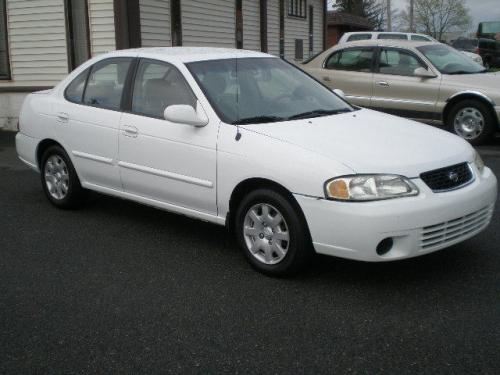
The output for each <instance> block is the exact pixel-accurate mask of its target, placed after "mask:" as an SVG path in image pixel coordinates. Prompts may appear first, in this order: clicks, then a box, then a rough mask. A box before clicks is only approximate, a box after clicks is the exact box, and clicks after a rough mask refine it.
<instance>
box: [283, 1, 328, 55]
mask: <svg viewBox="0 0 500 375" xmlns="http://www.w3.org/2000/svg"><path fill="white" fill-rule="evenodd" d="M286 2H287V1H286ZM310 5H312V6H313V14H314V15H313V53H317V52H321V51H322V49H323V48H322V47H323V32H322V30H323V1H322V0H309V1H308V2H307V8H306V12H307V18H297V17H289V16H288V11H287V10H285V58H286V59H287V60H290V61H296V60H295V39H302V40H303V48H304V49H303V51H304V53H303V56H304V59H307V58H308V57H309V6H310ZM287 9H288V8H287Z"/></svg>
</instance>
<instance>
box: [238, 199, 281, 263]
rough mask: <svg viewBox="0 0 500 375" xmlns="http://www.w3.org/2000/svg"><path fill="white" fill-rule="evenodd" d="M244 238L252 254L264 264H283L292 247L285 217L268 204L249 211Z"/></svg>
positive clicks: (258, 205)
mask: <svg viewBox="0 0 500 375" xmlns="http://www.w3.org/2000/svg"><path fill="white" fill-rule="evenodd" d="M243 236H244V238H245V243H246V246H247V249H248V250H249V251H250V254H252V255H253V256H254V257H255V258H256V259H257V260H258V261H259V262H262V263H264V264H277V263H279V262H281V261H282V260H283V259H284V258H285V256H286V253H287V251H288V248H289V246H290V233H289V231H288V225H287V223H286V221H285V219H284V217H283V215H282V214H281V212H279V211H278V210H277V209H276V208H275V207H273V206H271V205H270V204H267V203H259V204H256V205H254V206H252V207H251V208H250V209H249V210H248V211H247V214H246V215H245V220H244V222H243Z"/></svg>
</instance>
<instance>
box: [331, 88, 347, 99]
mask: <svg viewBox="0 0 500 375" xmlns="http://www.w3.org/2000/svg"><path fill="white" fill-rule="evenodd" d="M332 91H333V92H334V93H335V94H337V95H338V96H340V97H341V98H342V99H345V92H344V91H342V90H341V89H333V90H332Z"/></svg>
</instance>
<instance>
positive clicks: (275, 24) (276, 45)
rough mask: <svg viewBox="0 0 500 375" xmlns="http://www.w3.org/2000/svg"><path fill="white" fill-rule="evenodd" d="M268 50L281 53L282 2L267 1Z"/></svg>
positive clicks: (274, 53) (272, 52)
mask: <svg viewBox="0 0 500 375" xmlns="http://www.w3.org/2000/svg"><path fill="white" fill-rule="evenodd" d="M267 52H268V53H270V54H272V55H276V56H279V54H280V2H279V0H268V1H267Z"/></svg>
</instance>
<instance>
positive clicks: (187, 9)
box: [181, 0, 256, 48]
mask: <svg viewBox="0 0 500 375" xmlns="http://www.w3.org/2000/svg"><path fill="white" fill-rule="evenodd" d="M254 1H256V0H254ZM234 6H235V2H234V1H233V0H224V1H221V0H182V5H181V14H182V45H183V46H216V47H227V48H235V46H236V38H235V9H234ZM243 33H244V31H243Z"/></svg>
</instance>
